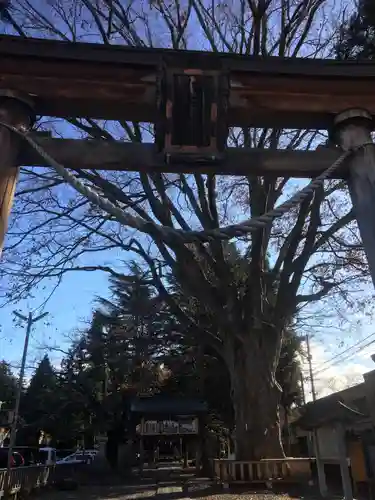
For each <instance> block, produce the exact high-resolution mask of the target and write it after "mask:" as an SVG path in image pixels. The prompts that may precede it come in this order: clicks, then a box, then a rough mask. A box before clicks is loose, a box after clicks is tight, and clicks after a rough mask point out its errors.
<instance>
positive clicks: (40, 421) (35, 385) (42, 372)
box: [21, 355, 60, 443]
mask: <svg viewBox="0 0 375 500" xmlns="http://www.w3.org/2000/svg"><path fill="white" fill-rule="evenodd" d="M59 406H60V393H59V387H58V383H57V377H56V373H55V370H54V369H53V367H52V365H51V363H50V360H49V357H48V356H47V355H46V356H44V358H43V359H42V361H41V362H40V363H39V365H38V367H37V368H36V370H35V373H34V374H33V376H32V377H31V380H30V383H29V385H28V387H27V389H26V392H25V395H24V397H23V398H22V400H21V414H22V416H23V418H24V420H25V421H26V424H27V434H28V435H29V436H30V438H31V440H32V441H33V442H34V443H35V442H36V441H37V440H38V439H39V437H40V434H41V433H42V432H43V433H45V434H49V435H53V434H54V431H55V430H56V421H57V419H58V413H59Z"/></svg>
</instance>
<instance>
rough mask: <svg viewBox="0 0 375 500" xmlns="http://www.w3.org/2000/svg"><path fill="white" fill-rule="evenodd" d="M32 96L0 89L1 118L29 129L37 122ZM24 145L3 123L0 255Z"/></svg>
mask: <svg viewBox="0 0 375 500" xmlns="http://www.w3.org/2000/svg"><path fill="white" fill-rule="evenodd" d="M34 120H35V115H34V112H33V103H32V100H31V99H30V98H29V97H28V96H25V95H23V94H21V93H19V92H16V91H11V90H5V91H4V90H0V122H4V123H7V124H9V125H12V126H13V127H16V128H17V129H18V130H21V131H26V130H29V129H30V128H31V127H32V125H33V124H34ZM21 147H22V138H21V137H18V136H17V135H16V134H15V133H14V132H12V131H11V130H8V129H6V128H5V127H2V126H1V125H0V257H1V253H2V250H3V246H4V240H5V234H6V232H7V228H8V219H9V214H10V211H11V209H12V205H13V199H14V193H15V190H16V184H17V178H18V173H19V168H17V167H16V165H17V158H18V156H19V152H20V149H21Z"/></svg>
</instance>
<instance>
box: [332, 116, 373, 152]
mask: <svg viewBox="0 0 375 500" xmlns="http://www.w3.org/2000/svg"><path fill="white" fill-rule="evenodd" d="M349 126H356V127H362V128H363V129H365V130H368V131H371V130H373V129H374V119H373V116H372V115H371V113H369V112H368V111H367V110H365V109H360V108H354V109H353V108H351V109H347V110H344V111H341V113H339V114H337V115H336V116H335V118H334V120H333V128H332V130H331V131H330V138H331V140H332V141H333V142H334V143H335V144H338V145H340V146H341V147H342V148H343V149H349V148H350V147H355V146H357V144H354V143H353V144H349V143H348V142H347V141H344V142H343V141H342V136H341V132H342V130H343V129H345V128H347V127H349Z"/></svg>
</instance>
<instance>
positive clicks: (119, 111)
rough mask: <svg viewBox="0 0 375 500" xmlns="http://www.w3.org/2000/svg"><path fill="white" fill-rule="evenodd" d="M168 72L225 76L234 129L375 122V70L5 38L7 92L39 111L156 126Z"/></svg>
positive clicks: (0, 77) (2, 82)
mask: <svg viewBox="0 0 375 500" xmlns="http://www.w3.org/2000/svg"><path fill="white" fill-rule="evenodd" d="M162 66H164V67H165V66H166V67H173V68H180V69H181V68H182V69H202V68H203V69H207V70H219V71H222V72H224V73H226V74H228V76H229V79H230V82H231V86H230V87H231V88H230V96H229V104H230V105H229V110H228V118H229V125H230V126H256V127H280V128H311V129H326V128H329V127H331V125H332V124H333V119H334V116H335V115H336V114H337V113H339V112H341V111H342V110H343V109H349V108H354V107H355V108H363V107H366V109H367V110H368V111H369V112H370V113H371V114H372V115H374V116H375V93H374V92H373V88H374V82H375V63H373V62H368V61H366V62H357V61H355V62H348V61H345V62H344V61H331V60H314V59H285V58H278V57H269V58H260V57H251V56H239V55H236V54H221V53H212V52H197V51H174V50H166V49H145V48H129V47H123V46H107V45H100V44H88V43H79V44H77V43H70V42H61V41H56V40H38V39H22V38H20V37H11V36H7V35H2V36H0V67H1V74H0V91H1V89H4V88H14V89H16V90H21V91H23V92H27V93H29V94H32V95H34V97H35V101H36V112H37V114H40V115H46V116H58V117H64V118H69V117H72V116H74V117H92V118H103V119H109V120H118V119H121V120H128V121H140V122H152V123H155V122H156V121H157V120H158V119H159V117H158V113H157V109H156V83H155V82H156V77H157V72H158V69H159V68H160V67H162Z"/></svg>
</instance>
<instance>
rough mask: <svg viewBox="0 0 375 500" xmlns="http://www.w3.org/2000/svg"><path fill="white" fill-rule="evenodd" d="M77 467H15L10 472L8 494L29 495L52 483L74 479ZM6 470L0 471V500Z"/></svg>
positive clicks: (65, 465) (68, 465) (70, 465)
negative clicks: (69, 478)
mask: <svg viewBox="0 0 375 500" xmlns="http://www.w3.org/2000/svg"><path fill="white" fill-rule="evenodd" d="M76 472H77V465H72V464H64V465H51V466H45V465H31V466H28V467H17V468H13V469H11V471H10V479H9V493H10V494H11V495H16V494H17V493H20V492H22V493H23V494H28V493H31V492H32V491H33V490H35V489H38V488H43V487H46V486H50V485H53V484H54V483H56V482H58V481H60V480H62V479H65V478H68V477H72V476H73V477H74V476H75V475H76ZM5 481H6V469H0V498H3V497H4V494H5V490H6V485H5Z"/></svg>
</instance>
